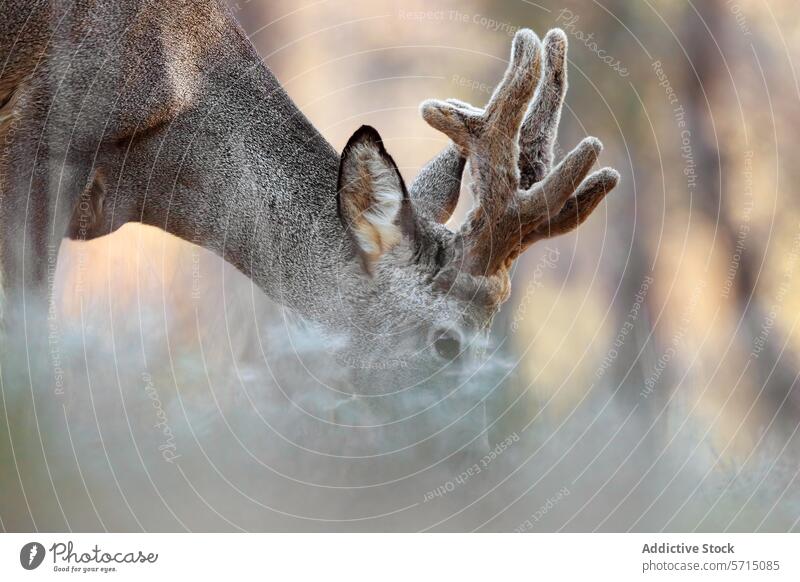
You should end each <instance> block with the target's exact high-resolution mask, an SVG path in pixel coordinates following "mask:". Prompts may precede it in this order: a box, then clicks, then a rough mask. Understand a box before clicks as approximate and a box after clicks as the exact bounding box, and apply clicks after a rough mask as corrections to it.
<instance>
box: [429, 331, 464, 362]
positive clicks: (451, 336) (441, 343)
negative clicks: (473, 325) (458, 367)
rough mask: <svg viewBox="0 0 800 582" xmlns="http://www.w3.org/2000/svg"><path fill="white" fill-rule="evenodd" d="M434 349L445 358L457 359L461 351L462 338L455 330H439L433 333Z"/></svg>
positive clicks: (448, 359)
mask: <svg viewBox="0 0 800 582" xmlns="http://www.w3.org/2000/svg"><path fill="white" fill-rule="evenodd" d="M433 349H434V350H436V354H437V355H438V356H439V357H440V358H442V359H443V360H447V361H450V360H455V359H456V358H457V357H458V356H459V354H460V353H461V339H460V338H459V335H458V334H457V333H456V332H454V331H453V330H448V329H440V330H437V331H435V332H434V335H433Z"/></svg>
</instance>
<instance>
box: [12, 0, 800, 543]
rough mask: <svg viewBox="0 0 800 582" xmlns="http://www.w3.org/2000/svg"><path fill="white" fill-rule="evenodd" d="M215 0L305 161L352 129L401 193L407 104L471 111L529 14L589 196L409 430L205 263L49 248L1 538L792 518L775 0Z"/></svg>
mask: <svg viewBox="0 0 800 582" xmlns="http://www.w3.org/2000/svg"><path fill="white" fill-rule="evenodd" d="M230 6H231V9H232V11H233V13H234V14H235V16H236V18H237V19H238V20H239V22H240V23H241V25H242V26H243V27H244V28H245V30H246V31H247V33H248V34H249V35H250V38H251V39H252V42H253V43H254V44H255V46H256V47H257V50H258V51H259V53H260V54H261V56H262V57H263V59H264V61H265V62H266V63H267V65H268V66H269V67H270V68H271V69H272V70H273V71H274V73H275V74H276V76H277V77H278V79H279V80H280V81H281V83H282V84H283V85H284V87H285V88H286V90H287V91H288V93H289V94H290V96H291V97H292V98H293V99H294V101H295V102H296V103H297V105H298V107H299V108H300V109H301V110H302V111H303V112H304V113H305V114H306V115H307V116H308V117H309V118H310V119H311V120H312V122H313V123H314V125H315V126H316V127H317V128H318V129H319V130H320V131H321V133H322V134H323V135H324V136H325V137H326V138H327V139H328V140H329V141H330V142H331V143H332V144H333V145H334V146H335V147H336V148H337V149H339V150H341V148H342V146H343V145H344V143H345V142H346V140H347V138H348V137H349V136H350V135H351V134H352V132H353V131H354V130H355V129H356V128H357V127H358V126H359V125H361V124H365V123H366V124H371V125H373V126H375V127H376V128H378V129H379V130H380V132H381V134H382V136H383V137H384V139H385V140H386V146H387V149H388V150H389V151H390V152H391V154H392V155H393V156H394V158H395V160H396V161H397V162H398V165H399V166H400V168H401V171H402V172H403V174H404V175H405V177H406V180H407V181H410V180H411V179H412V177H413V176H414V175H415V173H416V172H417V170H418V169H419V168H420V167H421V166H422V165H424V163H425V162H426V161H427V160H428V159H430V158H431V157H433V156H434V155H435V154H436V153H437V152H438V151H439V150H440V149H441V148H443V147H444V146H445V145H446V140H445V138H444V136H442V135H441V134H438V133H436V132H435V131H433V130H431V129H430V128H428V127H427V125H426V124H425V123H424V122H423V121H422V120H421V118H420V116H419V113H418V105H419V103H420V102H421V101H422V100H424V99H426V98H430V97H439V98H445V97H456V98H459V99H462V100H464V101H469V102H471V103H473V104H476V105H483V104H484V103H485V102H486V100H487V99H488V97H489V95H490V93H491V91H492V89H493V87H494V85H495V83H496V82H497V81H498V79H499V78H500V75H501V74H502V71H503V70H504V68H505V65H506V62H507V58H508V51H509V46H510V42H511V38H512V36H513V34H514V32H515V31H516V30H517V29H518V28H521V27H529V28H532V29H533V30H534V31H536V32H537V33H538V34H539V35H540V36H543V35H544V34H545V33H546V32H547V30H548V29H550V28H553V27H560V28H562V29H564V31H565V32H566V33H567V36H568V38H569V54H568V59H569V91H568V94H567V100H566V105H565V108H564V113H563V116H562V122H561V130H560V133H559V138H558V145H559V147H558V150H559V151H560V152H561V154H563V152H564V151H568V150H569V149H571V148H572V147H573V146H574V145H575V144H577V143H578V141H579V140H580V139H581V138H582V137H584V136H586V135H594V136H597V137H599V138H600V139H601V140H602V141H603V143H604V145H605V149H604V152H603V154H602V156H601V160H600V164H601V165H609V166H613V167H615V168H616V169H618V170H619V171H620V173H621V175H622V180H621V183H620V185H619V186H618V187H617V188H616V190H615V191H614V192H613V193H612V194H611V195H610V196H609V197H608V199H607V201H606V202H604V203H603V204H602V205H601V206H600V207H599V208H598V210H597V211H596V212H595V213H594V214H593V215H592V217H591V218H590V219H589V220H588V221H587V222H586V223H585V224H584V226H582V227H581V228H580V229H578V230H577V231H576V232H575V233H573V234H571V235H568V236H564V237H562V238H558V239H554V240H549V241H545V242H542V243H540V244H539V245H537V246H535V247H533V248H532V249H531V250H529V251H528V252H527V253H526V254H525V255H524V256H523V258H522V259H521V260H520V261H519V262H518V264H517V265H516V270H515V273H514V286H513V295H512V298H511V300H510V301H509V302H508V303H507V304H506V305H505V306H504V308H503V311H502V312H501V313H500V314H499V315H498V317H497V320H496V322H495V329H494V331H493V337H494V341H495V343H496V344H497V345H498V346H500V348H499V351H498V355H497V356H496V357H495V358H494V360H493V361H492V362H491V363H490V365H489V366H488V369H487V370H484V371H485V372H486V375H485V376H480V377H478V380H476V384H475V385H474V386H472V387H470V388H469V390H461V391H459V393H458V395H457V397H459V398H462V399H463V400H462V401H461V403H460V405H459V406H460V407H459V406H454V407H453V408H452V409H450V408H447V407H446V406H444V405H438V407H437V408H435V410H437V411H440V412H441V414H440V416H438V417H436V418H435V419H433V420H431V423H430V424H429V425H427V426H426V428H424V429H423V428H420V427H419V426H418V425H414V424H413V423H409V422H405V419H406V418H407V417H406V416H403V414H400V413H399V412H398V413H396V416H392V415H391V414H390V415H389V418H388V419H387V417H386V416H385V415H386V411H382V412H381V413H380V414H382V415H384V416H382V417H381V418H377V419H376V415H377V414H378V413H376V412H375V411H374V410H370V409H368V407H364V406H362V404H360V403H353V402H350V401H345V400H346V399H342V398H341V395H340V394H337V393H334V392H331V391H330V390H324V389H322V388H321V386H322V385H323V384H329V383H334V384H335V382H337V381H338V380H339V378H338V374H339V372H337V371H336V370H335V367H332V366H331V365H330V362H329V360H327V359H326V358H325V354H324V353H322V352H324V350H321V349H320V346H319V345H317V344H316V343H315V338H316V334H315V331H314V330H313V328H310V327H308V326H307V325H305V324H303V323H302V322H298V321H296V319H295V318H294V317H293V316H292V315H291V314H288V313H286V312H284V311H283V310H282V309H281V308H279V307H278V306H276V305H275V304H273V303H272V302H271V301H269V300H268V299H266V298H265V297H264V296H263V295H262V294H261V293H260V291H259V290H258V289H256V288H255V287H253V285H252V284H251V283H250V282H249V281H248V280H247V279H246V278H245V277H244V276H242V275H240V274H239V273H238V272H236V271H235V270H234V269H233V268H231V267H230V266H227V265H225V264H224V263H222V262H221V261H220V260H219V259H218V258H217V257H215V256H213V255H211V254H210V253H208V252H206V251H204V250H202V249H199V248H197V247H193V246H191V245H189V244H188V243H184V242H181V241H179V240H177V239H175V238H172V237H170V236H168V235H165V234H162V233H161V232H159V231H156V230H154V229H149V228H145V227H139V226H131V225H128V226H126V227H124V228H122V229H121V230H120V231H119V232H117V233H115V234H114V235H112V236H109V237H105V238H103V239H99V240H96V241H93V242H89V243H75V242H65V243H64V244H63V245H62V248H61V251H60V254H59V264H58V269H57V271H56V273H55V281H56V297H55V302H54V305H53V308H52V310H51V314H50V316H49V317H48V322H47V326H48V327H47V329H48V336H47V337H41V338H32V337H29V338H25V341H20V342H18V345H17V347H16V348H14V349H19V360H18V361H19V362H20V370H19V373H18V375H17V376H14V373H15V372H14V370H12V371H8V370H6V374H5V375H4V379H5V382H4V385H3V386H2V393H3V399H2V414H0V461H1V462H2V468H0V485H2V497H1V498H0V520H1V524H2V527H3V529H5V530H9V531H19V530H33V529H40V530H67V529H74V530H109V531H116V530H124V531H154V530H160V531H163V530H167V531H183V530H206V531H208V530H212V531H217V530H397V529H399V530H427V529H431V530H516V531H558V530H566V531H594V530H612V531H628V530H637V531H639V530H640V531H658V530H667V531H673V530H679V531H692V530H699V531H723V530H730V531H755V530H768V531H787V530H798V529H800V481H798V479H797V477H798V472H800V464H798V462H799V461H800V436H798V435H797V431H798V427H799V426H800V388H797V387H796V380H797V376H798V373H800V359H799V357H800V329H798V328H797V325H796V324H797V317H798V313H799V312H800V310H799V309H798V307H800V287H798V282H799V281H800V268H799V267H798V254H800V204H798V203H797V201H796V198H797V196H796V194H795V188H794V185H795V184H797V183H798V182H799V181H800V163H798V162H797V150H798V145H800V135H798V131H797V128H798V127H800V106H799V105H800V82H799V81H798V75H797V71H796V69H795V66H794V62H795V61H797V60H798V57H800V10H798V6H797V2H796V1H795V0H770V1H769V2H768V1H766V0H707V1H703V2H692V1H683V0H669V1H666V0H662V1H651V0H644V1H642V2H628V1H623V0H605V1H603V2H591V3H590V2H577V1H566V2H558V3H556V2H549V1H547V0H540V1H538V2H531V1H528V0H504V1H502V2H497V1H492V2H490V1H489V0H483V1H478V0H473V1H469V0H467V1H460V2H447V1H442V0H438V1H433V2H431V1H426V2H423V1H421V0H402V1H388V0H385V1H384V0H372V1H366V0H364V1H344V0H329V1H326V0H317V1H313V2H304V1H301V2H297V1H291V2H290V1H288V0H287V1H284V0H250V1H247V0H238V1H231V2H230ZM469 206H470V197H469V193H468V189H467V188H466V187H465V188H464V191H463V195H462V199H461V202H460V204H459V211H458V212H457V213H456V215H455V216H454V218H453V220H452V223H453V224H456V225H457V224H458V221H459V220H460V219H461V218H463V216H464V213H465V212H466V210H467V209H468V208H469ZM37 341H38V342H43V343H46V345H47V352H48V353H49V354H50V355H49V358H48V359H49V360H50V361H49V362H42V361H41V360H36V361H34V362H33V363H32V364H31V365H32V367H33V370H32V371H31V370H30V369H29V368H30V366H25V365H23V363H24V362H26V361H28V360H26V358H27V357H28V355H27V354H29V352H30V348H29V346H30V345H32V343H34V342H37ZM54 345H55V346H56V347H53V346H54ZM298 354H299V355H298ZM301 361H302V365H301V363H300V362H301ZM308 362H314V363H316V365H317V367H318V368H319V369H314V368H313V365H310V364H308ZM9 378H11V380H9ZM14 378H18V380H19V381H18V382H15V381H14ZM30 378H32V379H33V380H31V379H30ZM319 378H325V381H324V382H321V381H320V380H319ZM453 398H456V397H455V396H454V397H453ZM437 402H439V401H437ZM478 409H479V410H480V414H481V417H482V419H483V420H482V422H485V424H481V427H480V428H481V431H482V430H483V427H484V426H486V425H488V426H489V430H488V434H489V445H488V446H487V447H486V450H485V451H483V452H478V453H476V452H475V451H474V450H472V449H473V448H474V447H471V450H470V451H469V452H465V450H464V447H465V445H467V444H468V443H469V440H470V439H471V438H473V437H469V438H467V437H465V436H464V435H465V434H467V433H469V431H468V430H467V433H465V432H464V426H461V427H460V428H458V427H455V424H456V421H457V422H458V423H461V424H462V425H464V424H466V423H470V422H477V421H475V418H476V415H475V414H474V413H472V414H469V415H465V414H463V411H464V410H470V411H474V410H478ZM452 415H455V416H452ZM373 421H374V422H373ZM354 425H357V426H356V428H353V426H354ZM365 426H369V427H373V428H374V427H378V426H380V427H381V428H384V429H385V428H386V427H390V428H391V430H390V431H388V432H387V430H388V429H387V430H373V428H367V429H365V428H363V427H365ZM467 428H469V427H467ZM473 428H474V427H473ZM420 431H422V432H420ZM425 431H428V432H425ZM469 434H473V435H474V431H473V432H472V433H469ZM420 443H423V444H424V445H426V446H421V445H420ZM427 445H431V446H427ZM474 467H477V469H478V470H475V469H474Z"/></svg>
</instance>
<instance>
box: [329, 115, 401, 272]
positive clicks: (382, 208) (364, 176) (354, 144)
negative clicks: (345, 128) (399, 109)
mask: <svg viewBox="0 0 800 582" xmlns="http://www.w3.org/2000/svg"><path fill="white" fill-rule="evenodd" d="M337 203H338V209H339V217H340V219H341V221H342V224H343V225H344V227H345V229H346V230H347V231H348V233H349V235H350V236H351V237H352V240H353V242H354V243H355V245H356V248H357V249H358V252H359V254H360V256H361V259H362V261H363V262H364V266H365V268H366V269H367V271H368V272H369V271H370V269H371V265H372V264H373V263H374V262H375V261H376V260H377V259H378V258H380V256H381V255H383V254H384V253H385V252H386V251H388V250H389V249H391V248H392V247H393V246H394V245H396V244H397V243H398V242H400V240H401V239H402V236H403V233H404V230H405V228H406V226H407V225H408V224H409V223H410V222H412V221H410V220H409V218H410V216H409V213H410V212H411V204H410V202H409V198H408V192H407V190H406V185H405V183H404V182H403V178H402V176H401V175H400V172H399V170H398V169H397V165H396V164H395V163H394V160H393V159H392V157H391V156H390V155H389V154H388V153H387V152H386V149H385V148H384V147H383V142H382V141H381V136H380V135H379V134H378V132H377V131H376V130H375V129H374V128H372V127H370V126H368V125H363V126H361V127H360V128H359V129H358V130H357V131H356V132H355V133H354V134H353V136H352V137H351V138H350V140H349V141H348V142H347V145H346V146H345V148H344V151H342V159H341V162H340V164H339V182H338V187H337Z"/></svg>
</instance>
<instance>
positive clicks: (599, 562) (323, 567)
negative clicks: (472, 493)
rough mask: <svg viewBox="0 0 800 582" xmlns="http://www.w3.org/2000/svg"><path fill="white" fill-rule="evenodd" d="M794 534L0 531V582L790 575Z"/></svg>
mask: <svg viewBox="0 0 800 582" xmlns="http://www.w3.org/2000/svg"><path fill="white" fill-rule="evenodd" d="M799 542H800V538H798V537H797V536H796V535H791V534H669V535H663V534H529V535H517V534H480V535H477V534H473V535H470V534H431V535H420V534H336V535H330V534H35V533H33V534H3V535H0V580H13V581H17V580H47V579H51V578H52V579H56V580H58V579H66V578H70V579H73V580H75V579H77V580H85V579H96V578H102V579H107V580H119V581H122V580H136V581H141V580H143V579H144V580H148V581H154V580H187V579H190V578H188V577H189V576H202V579H204V580H207V579H218V578H219V579H226V580H236V581H238V580H251V579H254V578H255V576H256V575H257V576H258V579H266V580H281V581H283V580H315V579H319V580H325V581H326V582H329V581H330V582H336V581H339V580H342V581H347V582H354V581H359V580H369V581H370V582H372V581H376V580H380V581H384V580H385V581H395V580H396V581H398V582H409V580H436V579H447V580H457V581H459V582H462V581H469V580H481V581H485V580H516V579H521V580H548V581H550V580H564V579H585V580H597V579H602V580H605V579H609V580H612V579H613V580H615V581H619V580H649V579H652V580H665V579H672V580H721V581H725V582H727V581H730V580H798V579H800V577H799V576H800V569H799V568H798V563H800V557H798V549H800V545H799ZM578 577H581V578H578Z"/></svg>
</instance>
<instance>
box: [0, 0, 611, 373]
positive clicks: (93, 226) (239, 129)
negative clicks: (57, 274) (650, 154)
mask: <svg viewBox="0 0 800 582" xmlns="http://www.w3.org/2000/svg"><path fill="white" fill-rule="evenodd" d="M0 21H2V24H0V27H2V28H0V144H3V147H2V158H1V159H0V163H1V165H0V180H1V181H0V195H2V199H0V237H1V244H0V247H1V250H0V275H1V276H2V285H3V289H4V293H5V297H6V302H7V303H8V302H13V301H22V302H24V304H25V305H28V304H30V305H33V303H32V302H34V301H35V300H36V298H41V297H45V296H46V295H47V293H48V290H47V287H48V284H47V278H48V272H49V268H50V267H51V263H52V259H51V258H48V257H50V256H51V255H52V251H53V249H55V250H57V249H58V245H59V244H60V242H61V240H62V239H64V238H70V239H74V240H79V241H86V240H91V239H95V238H98V237H102V236H106V235H109V234H111V233H113V232H114V231H116V230H117V229H119V228H120V227H121V226H122V225H124V224H126V223H139V224H142V225H147V226H152V227H156V228H158V229H161V230H163V231H165V232H166V233H169V234H171V235H174V236H176V237H178V238H180V239H183V240H184V241H188V242H189V243H192V244H195V245H200V246H202V247H204V248H206V249H209V250H211V251H213V252H214V253H216V254H217V255H219V256H220V257H222V258H223V259H224V260H225V261H227V262H229V263H231V264H232V265H233V266H234V267H236V268H237V269H238V270H239V271H241V272H242V273H243V274H244V275H246V276H247V277H248V278H249V279H250V280H251V281H252V282H253V283H254V284H255V285H256V286H257V287H258V288H259V289H260V290H261V291H262V292H263V293H264V294H266V296H268V297H269V298H271V299H272V300H273V301H275V302H276V303H278V304H279V305H282V306H284V307H286V308H288V309H289V310H291V312H293V313H296V314H298V315H299V316H300V317H301V318H303V319H306V320H308V321H311V322H315V323H317V324H320V325H321V326H323V328H325V329H331V330H335V331H337V332H339V331H346V332H347V334H348V336H347V337H348V343H347V347H346V352H347V354H349V356H348V357H349V358H350V360H349V361H357V362H372V361H375V360H376V359H379V358H386V357H388V356H391V357H395V358H397V357H402V358H403V359H404V360H406V361H413V362H414V365H413V366H412V368H413V369H414V370H415V373H419V370H430V369H432V368H435V369H439V368H442V367H446V366H453V365H456V362H458V361H463V360H464V359H466V358H469V357H470V356H471V353H472V352H471V351H470V350H471V349H472V348H471V346H473V345H477V344H478V343H479V342H478V341H477V340H476V338H480V337H485V334H486V331H487V329H488V328H489V326H490V324H491V322H492V319H493V317H494V315H495V314H496V313H497V312H498V310H499V308H500V306H501V305H502V304H503V303H504V302H505V301H506V300H507V299H508V297H509V295H510V290H511V277H510V273H511V267H512V265H513V264H514V261H515V260H516V259H517V258H518V257H519V256H520V255H521V254H522V253H523V252H524V251H525V250H526V249H527V248H528V247H530V246H531V245H533V244H534V243H536V242H538V241H541V240H543V239H548V238H551V237H555V236H558V235H561V234H564V233H568V232H570V231H572V230H574V229H576V228H577V227H578V226H579V225H580V224H582V223H583V222H584V221H585V220H586V219H587V218H588V217H589V215H590V214H591V213H592V211H593V210H594V209H595V208H596V207H597V206H598V205H599V204H600V202H601V201H602V200H603V199H604V197H605V196H606V194H608V192H610V191H611V190H612V189H613V188H614V187H615V185H616V184H617V182H618V180H619V174H618V173H617V172H616V171H614V170H613V169H611V168H603V169H600V170H598V171H595V172H593V173H590V172H591V170H592V167H593V166H594V164H595V162H596V161H597V159H598V156H599V155H600V152H601V147H602V146H601V143H600V141H599V140H597V139H596V138H593V137H589V138H586V139H584V140H583V141H581V142H580V143H579V144H578V146H577V147H575V149H573V150H572V151H570V152H568V153H567V154H566V155H565V156H564V158H563V159H562V160H561V161H560V162H558V163H556V160H555V159H554V157H555V155H554V144H555V139H556V135H557V130H558V126H559V121H560V116H561V110H562V106H563V103H564V98H565V93H566V89H567V71H566V66H565V63H566V50H567V38H566V35H565V34H564V33H563V31H561V30H558V29H554V30H551V31H550V32H548V33H547V35H546V36H545V37H544V39H543V40H540V39H539V38H538V37H537V35H536V34H535V33H533V32H532V31H531V30H529V29H522V30H520V31H518V32H517V33H516V35H515V36H514V38H513V41H512V49H511V56H510V59H509V63H508V68H507V70H506V71H505V73H504V75H503V77H502V80H501V81H500V83H499V84H498V86H497V88H496V89H495V91H494V93H493V94H492V95H491V97H490V99H489V101H488V103H487V105H486V106H485V107H483V108H481V107H476V106H473V105H470V104H468V103H464V102H461V101H457V100H454V99H448V100H428V101H425V102H424V103H423V104H422V105H421V114H422V118H423V119H424V120H425V121H426V122H427V123H428V124H429V125H430V126H431V127H433V128H435V129H436V130H438V131H440V132H442V133H443V134H444V135H446V136H447V137H448V138H449V142H450V143H449V145H447V146H446V147H445V148H444V149H443V150H442V151H441V153H439V154H438V155H437V156H436V157H434V158H433V159H432V160H431V161H430V162H429V163H428V164H427V165H425V166H424V167H423V168H422V169H421V170H420V172H419V174H418V175H417V177H416V179H414V180H413V181H412V182H411V183H410V184H409V185H408V186H407V185H406V183H405V181H404V179H403V177H402V175H401V173H400V171H399V170H398V167H397V164H396V163H395V162H394V160H393V159H392V157H391V155H390V154H389V153H388V152H387V150H386V148H385V145H384V142H383V140H382V138H381V136H380V134H379V133H378V131H377V130H376V129H374V128H372V127H369V126H363V127H361V128H359V129H357V130H356V131H355V132H354V133H353V135H352V137H351V138H350V139H349V141H348V142H347V144H346V146H345V147H344V149H343V151H342V152H341V154H339V153H338V152H337V151H336V150H335V149H334V148H333V147H332V146H331V145H330V144H329V143H328V142H327V141H326V140H325V138H323V136H322V135H321V134H320V133H319V132H318V131H317V129H315V128H314V127H313V125H312V124H311V123H310V121H309V120H308V119H307V118H306V116H305V115H304V114H303V113H302V112H301V111H300V110H299V108H298V107H297V106H296V105H295V103H293V101H292V100H291V99H290V97H289V96H288V94H287V93H286V91H285V90H284V89H283V87H282V86H281V85H280V83H279V82H278V80H277V78H276V77H275V75H274V74H273V73H272V72H271V71H270V70H269V68H268V67H267V66H266V65H265V64H264V63H263V62H262V60H261V59H260V57H259V56H258V54H257V52H256V50H255V48H254V47H253V45H252V44H251V42H250V41H249V39H248V38H247V36H246V34H245V33H244V31H243V30H242V28H241V27H240V26H239V24H238V23H237V22H236V20H235V18H234V16H233V15H232V14H231V13H230V11H229V10H228V8H227V7H225V6H224V4H223V3H222V2H221V1H218V0H191V1H189V0H176V1H175V2H172V3H171V4H170V8H169V10H164V9H163V7H162V6H160V4H159V3H158V2H154V1H149V0H129V1H127V2H123V3H120V2H116V1H112V0H91V1H90V0H75V1H74V2H61V1H54V2H29V1H28V0H6V2H4V3H3V6H2V8H0ZM465 168H469V176H470V178H471V188H472V193H473V197H474V200H475V204H474V207H473V208H472V209H471V210H470V212H469V214H468V215H467V217H466V219H465V220H464V222H463V224H462V225H460V226H459V227H458V228H450V227H448V226H447V225H446V223H447V221H448V220H449V219H450V218H451V216H452V214H453V212H454V209H455V207H456V204H457V202H458V199H459V195H460V191H461V184H462V178H463V175H464V173H465ZM353 367H354V368H358V369H362V370H363V369H369V368H370V367H369V366H361V365H359V366H353ZM426 373H427V372H426Z"/></svg>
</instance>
